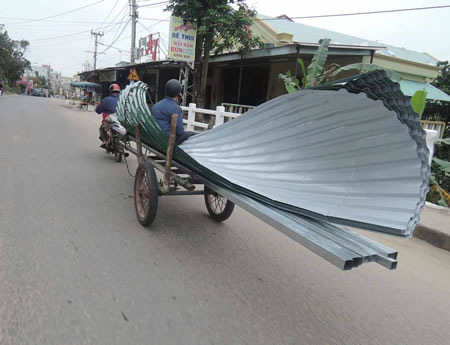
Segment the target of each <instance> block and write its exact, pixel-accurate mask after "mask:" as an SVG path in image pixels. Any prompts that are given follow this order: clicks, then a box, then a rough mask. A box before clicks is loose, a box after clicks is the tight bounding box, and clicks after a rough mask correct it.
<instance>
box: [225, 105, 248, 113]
mask: <svg viewBox="0 0 450 345" xmlns="http://www.w3.org/2000/svg"><path fill="white" fill-rule="evenodd" d="M222 105H223V106H224V107H225V111H229V112H231V113H238V114H243V113H245V112H246V111H249V110H250V109H253V108H254V107H255V106H253V105H244V104H233V103H222Z"/></svg>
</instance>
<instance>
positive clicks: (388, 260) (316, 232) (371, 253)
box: [208, 184, 397, 270]
mask: <svg viewBox="0 0 450 345" xmlns="http://www.w3.org/2000/svg"><path fill="white" fill-rule="evenodd" d="M208 186H209V187H210V188H211V189H213V190H216V191H217V192H218V193H220V194H221V195H223V196H225V197H226V198H228V199H229V200H231V201H233V202H234V203H235V204H236V205H239V206H240V207H242V208H243V209H244V210H246V211H248V212H250V213H252V214H253V215H254V216H256V217H258V218H259V219H261V220H263V221H264V222H266V223H267V224H269V225H271V226H273V227H274V228H275V229H277V230H279V231H280V232H282V233H284V234H285V235H286V236H288V237H290V238H291V239H293V240H294V241H296V242H298V243H300V244H301V245H303V246H304V247H306V248H307V249H309V250H310V251H312V252H313V253H315V254H317V255H319V256H321V257H322V258H324V259H325V260H327V261H328V262H330V263H332V264H333V265H335V266H336V267H338V268H340V269H342V270H350V269H352V268H355V267H358V266H360V265H361V264H364V263H368V262H376V263H378V264H380V265H382V266H384V267H386V268H389V269H395V268H397V251H395V250H394V249H391V248H388V247H385V246H384V245H382V244H379V243H377V242H375V241H372V240H370V239H368V238H366V237H364V236H361V235H360V234H358V233H356V232H354V231H351V230H348V229H344V228H342V227H339V226H335V225H332V224H330V223H327V222H324V221H321V220H317V219H313V218H309V217H304V216H299V215H296V214H292V213H289V212H287V211H282V210H279V209H277V208H274V207H270V206H267V205H264V204H262V203H260V202H258V201H256V200H253V199H251V198H249V197H247V196H245V195H242V194H237V193H234V192H232V191H230V190H227V189H224V188H220V187H218V186H216V185H213V184H208Z"/></svg>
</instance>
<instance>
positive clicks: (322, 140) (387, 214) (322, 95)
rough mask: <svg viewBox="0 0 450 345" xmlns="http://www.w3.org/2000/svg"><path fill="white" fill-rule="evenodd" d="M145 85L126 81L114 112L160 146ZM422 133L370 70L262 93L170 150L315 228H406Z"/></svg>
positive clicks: (400, 98) (419, 197) (396, 92)
mask: <svg viewBox="0 0 450 345" xmlns="http://www.w3.org/2000/svg"><path fill="white" fill-rule="evenodd" d="M145 90H146V85H145V84H143V83H135V84H133V85H131V86H129V87H127V89H125V90H124V93H123V94H122V96H121V98H120V102H119V106H118V117H119V120H120V121H121V122H122V124H123V125H124V126H125V127H126V128H127V129H128V130H129V131H130V132H132V133H133V132H134V128H135V126H136V124H138V123H139V124H140V125H141V127H142V129H143V140H144V141H145V142H146V143H147V144H149V145H150V146H152V147H154V148H155V149H157V150H160V151H161V152H165V150H166V147H167V136H166V135H165V134H164V133H163V132H162V131H161V130H160V129H159V126H158V125H157V123H156V121H155V119H154V118H153V117H152V116H151V113H150V111H149V109H148V107H147V105H146V103H145ZM424 138H425V134H424V132H423V130H422V129H421V127H420V124H419V121H418V118H417V114H415V112H414V111H413V110H412V108H411V106H410V105H409V99H408V98H406V97H405V96H404V95H403V94H402V93H401V91H400V89H399V86H398V84H396V83H393V82H392V81H391V80H389V79H388V78H387V76H386V74H385V73H384V72H383V71H375V72H372V73H369V74H366V75H362V76H358V77H357V78H353V79H352V80H349V81H347V82H346V83H340V84H334V85H329V86H324V87H320V88H317V89H307V90H302V91H300V92H297V93H294V94H290V95H285V96H281V97H278V98H276V99H274V100H271V101H269V102H267V103H264V104H262V105H261V106H259V107H256V108H254V109H253V110H251V111H249V112H247V113H246V114H245V115H243V116H240V117H238V118H236V119H234V120H233V121H230V122H227V123H226V124H224V125H222V126H219V127H217V128H214V129H212V130H210V131H207V132H204V133H201V134H198V135H196V136H194V137H191V138H190V139H189V140H188V141H186V142H185V143H183V144H182V145H181V146H180V147H177V148H176V150H175V153H174V159H175V160H176V161H177V162H178V163H180V164H182V165H184V166H186V167H188V168H189V169H191V170H193V171H194V172H196V173H197V174H199V175H200V176H202V177H203V178H204V179H205V180H207V181H209V182H210V183H211V184H214V186H216V187H217V188H221V189H223V190H224V191H226V192H230V193H234V195H237V196H239V197H247V198H250V199H251V200H254V201H255V202H258V203H260V204H261V205H263V206H264V207H268V208H266V209H265V211H266V212H269V209H270V210H277V212H287V213H286V214H289V215H293V216H295V217H297V218H298V219H309V218H305V217H310V218H314V219H316V220H319V221H322V222H321V223H316V226H317V227H318V228H321V229H323V230H322V231H326V230H325V229H330V228H328V227H327V226H325V225H324V224H326V222H331V223H339V224H343V225H350V226H356V227H361V228H366V229H371V230H377V231H381V232H385V233H390V234H394V235H399V236H411V235H412V232H413V230H414V227H415V225H416V224H417V222H418V219H419V215H420V211H421V209H422V207H423V205H424V202H425V196H426V192H427V188H428V174H429V166H428V161H427V158H428V149H427V147H426V144H425V139H424ZM289 217H291V216H289ZM302 217H303V218H302ZM297 218H296V219H297ZM297 223H298V222H297ZM317 224H318V225H317ZM334 231H336V232H337V230H334Z"/></svg>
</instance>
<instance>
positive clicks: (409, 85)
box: [400, 79, 450, 102]
mask: <svg viewBox="0 0 450 345" xmlns="http://www.w3.org/2000/svg"><path fill="white" fill-rule="evenodd" d="M400 88H401V89H402V92H403V93H404V94H405V95H406V96H410V97H412V96H413V95H414V93H415V92H416V91H419V90H425V91H426V92H427V99H431V100H436V101H446V102H450V96H449V95H447V94H446V93H445V92H443V91H441V90H439V89H438V88H437V87H434V86H433V85H430V84H428V83H421V82H419V81H413V80H406V79H403V80H401V81H400Z"/></svg>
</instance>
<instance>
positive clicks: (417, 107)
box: [411, 90, 427, 119]
mask: <svg viewBox="0 0 450 345" xmlns="http://www.w3.org/2000/svg"><path fill="white" fill-rule="evenodd" d="M426 101H427V92H426V91H425V90H418V91H416V92H415V93H414V95H413V96H412V97H411V106H412V108H413V109H414V111H415V112H416V113H417V114H418V115H419V118H420V119H421V118H422V114H423V111H424V110H425V104H426Z"/></svg>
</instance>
